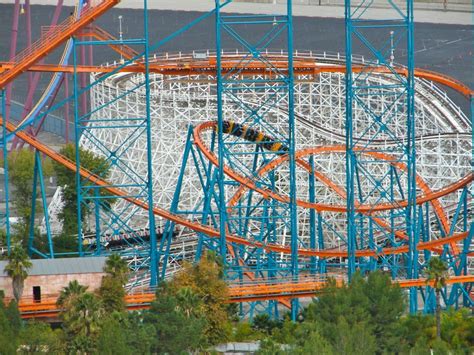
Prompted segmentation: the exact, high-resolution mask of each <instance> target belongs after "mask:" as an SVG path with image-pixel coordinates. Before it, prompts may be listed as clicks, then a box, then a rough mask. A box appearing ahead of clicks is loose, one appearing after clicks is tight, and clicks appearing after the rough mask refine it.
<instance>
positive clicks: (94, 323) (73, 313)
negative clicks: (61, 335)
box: [62, 292, 104, 337]
mask: <svg viewBox="0 0 474 355" xmlns="http://www.w3.org/2000/svg"><path fill="white" fill-rule="evenodd" d="M103 315H104V309H103V308H102V304H101V302H100V300H99V299H98V298H97V296H96V295H94V294H92V293H89V292H83V293H82V294H81V295H79V296H77V298H75V299H74V300H73V301H72V302H71V303H70V304H69V307H68V308H67V309H66V310H65V311H64V312H63V313H62V318H63V320H64V324H65V326H66V330H67V331H68V332H69V333H71V334H74V335H81V336H85V337H90V336H91V335H94V334H96V333H97V332H98V331H99V328H100V321H101V318H102V317H103Z"/></svg>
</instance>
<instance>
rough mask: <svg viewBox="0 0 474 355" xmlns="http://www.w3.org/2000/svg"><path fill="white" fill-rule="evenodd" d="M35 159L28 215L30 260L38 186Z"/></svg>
mask: <svg viewBox="0 0 474 355" xmlns="http://www.w3.org/2000/svg"><path fill="white" fill-rule="evenodd" d="M36 164H37V163H36V157H35V166H34V169H33V190H32V194H31V215H30V227H29V236H28V256H29V257H30V258H31V257H32V255H33V242H34V238H35V216H36V194H37V191H36V189H37V186H38V169H37V166H36Z"/></svg>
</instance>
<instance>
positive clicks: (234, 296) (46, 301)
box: [19, 275, 474, 319]
mask: <svg viewBox="0 0 474 355" xmlns="http://www.w3.org/2000/svg"><path fill="white" fill-rule="evenodd" d="M335 280H336V285H338V286H340V285H342V284H343V283H344V280H343V279H342V278H337V277H336V278H335ZM470 282H474V275H467V276H453V277H451V278H450V279H449V280H447V282H446V283H447V284H455V283H470ZM394 283H397V284H398V285H399V286H400V287H402V288H407V287H421V286H426V285H430V286H432V284H433V282H430V283H427V281H426V279H425V278H420V279H413V280H399V281H394ZM325 285H326V281H325V280H321V279H312V278H306V279H305V278H303V279H302V280H299V281H298V282H295V281H282V282H278V281H277V282H273V283H272V282H268V281H267V282H262V283H258V282H255V283H249V284H234V285H230V286H229V295H228V296H229V299H228V303H240V302H253V301H268V300H287V299H289V298H303V297H313V296H315V295H316V294H317V292H318V291H319V290H321V289H322V288H324V286H325ZM154 299H155V294H154V293H141V294H131V295H127V296H125V302H126V304H127V309H128V310H130V311H133V310H140V309H148V308H150V304H151V302H153V300H154ZM56 300H57V295H50V296H47V297H45V298H43V299H42V300H41V302H34V301H33V300H32V299H29V298H24V299H22V300H20V303H19V310H20V313H21V316H22V318H24V319H28V318H57V317H58V315H59V312H60V311H61V310H60V309H59V308H58V306H57V305H56Z"/></svg>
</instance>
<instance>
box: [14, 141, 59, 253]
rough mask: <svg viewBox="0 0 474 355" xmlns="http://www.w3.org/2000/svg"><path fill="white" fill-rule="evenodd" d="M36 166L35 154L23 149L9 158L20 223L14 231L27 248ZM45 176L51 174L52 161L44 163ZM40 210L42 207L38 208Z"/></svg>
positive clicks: (15, 206) (15, 205) (47, 160)
mask: <svg viewBox="0 0 474 355" xmlns="http://www.w3.org/2000/svg"><path fill="white" fill-rule="evenodd" d="M34 166H35V152H33V151H31V150H29V149H22V150H19V151H14V152H11V153H10V154H9V156H8V173H9V177H10V182H11V184H12V186H13V188H14V190H13V193H12V195H13V198H12V207H13V208H14V209H15V210H16V212H17V214H18V217H19V218H20V222H19V223H17V224H15V225H14V226H13V227H12V229H13V232H14V234H16V235H17V236H18V237H19V239H20V240H21V241H22V243H23V246H25V247H26V243H27V236H28V233H29V226H30V219H31V202H32V201H31V197H32V195H33V175H34ZM42 168H43V174H44V175H45V176H48V175H50V174H51V170H52V169H51V161H50V160H49V159H46V160H43V161H42ZM36 208H37V209H40V208H41V207H40V206H36Z"/></svg>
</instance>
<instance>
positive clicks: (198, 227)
mask: <svg viewBox="0 0 474 355" xmlns="http://www.w3.org/2000/svg"><path fill="white" fill-rule="evenodd" d="M0 124H3V118H1V117H0ZM5 126H6V129H7V130H8V131H10V132H14V131H15V129H16V127H15V126H14V125H12V124H11V123H9V122H6V124H5ZM15 135H16V136H17V137H18V138H20V139H22V140H24V141H25V142H26V143H28V144H29V145H31V146H32V147H33V148H35V149H37V150H38V151H40V152H42V153H43V154H45V155H47V156H48V157H50V158H51V159H53V160H54V161H56V162H58V163H60V164H61V165H63V166H65V167H66V168H68V169H70V170H71V171H76V164H75V163H74V162H72V161H70V160H69V159H67V158H66V157H64V156H62V155H60V154H58V153H56V152H55V151H53V150H52V149H50V148H48V147H47V146H45V145H44V144H42V143H41V142H39V141H38V140H36V139H35V138H33V137H32V136H30V135H28V134H27V133H25V132H22V131H18V132H15ZM79 174H80V175H81V176H82V177H83V178H86V179H89V180H90V181H91V182H92V183H94V184H96V185H97V186H101V187H103V188H104V189H106V190H107V191H109V192H110V193H112V194H113V195H115V196H119V197H122V198H123V199H125V200H127V201H128V202H130V203H132V204H134V205H136V206H138V207H141V208H144V209H148V205H147V204H146V203H145V202H143V201H140V200H138V199H135V198H131V197H129V196H128V194H127V192H126V191H124V190H121V189H119V188H116V187H113V186H110V185H109V184H108V183H107V181H105V180H103V179H101V178H100V177H98V176H96V175H94V174H92V173H91V172H89V171H87V170H86V169H84V168H80V169H79ZM471 180H472V179H464V180H461V181H460V182H458V185H459V186H458V188H462V187H464V186H466V185H467V183H469V182H470V181H471ZM454 191H455V190H454ZM434 194H436V192H435V193H434ZM438 194H439V192H438ZM444 195H445V194H444V193H442V194H441V196H444ZM153 213H154V214H155V215H157V216H160V217H163V218H165V219H168V220H170V221H172V222H175V223H177V224H179V225H181V226H183V227H186V228H189V229H191V230H194V231H195V232H198V233H204V234H206V235H208V236H210V237H213V238H219V237H220V233H219V231H218V230H216V229H214V228H212V227H210V226H206V225H202V224H200V223H197V222H193V221H189V220H187V219H185V218H183V217H181V216H177V215H174V214H172V213H170V212H169V211H167V210H165V209H162V208H159V207H155V208H154V209H153ZM467 235H468V233H467V232H464V233H458V234H455V235H453V236H450V237H447V238H443V239H437V240H433V241H429V242H424V243H419V244H418V246H417V249H418V250H427V249H429V250H435V249H436V248H437V247H439V246H440V245H444V244H447V243H453V242H458V241H460V240H463V239H464V238H466V237H467ZM226 238H227V242H228V243H236V244H241V245H246V246H250V247H256V248H262V249H265V250H267V251H271V252H277V253H285V254H290V253H291V250H290V247H288V246H282V245H278V244H264V243H261V242H253V241H250V240H247V239H245V238H242V237H239V236H235V235H232V234H228V235H227V236H226ZM407 251H408V246H403V247H397V248H384V249H381V250H380V251H374V250H358V251H356V253H355V254H356V256H357V257H359V256H378V255H390V254H400V253H406V252H407ZM298 253H299V255H300V256H308V257H309V256H319V257H322V258H334V257H345V256H347V251H345V250H312V249H299V250H298Z"/></svg>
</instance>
